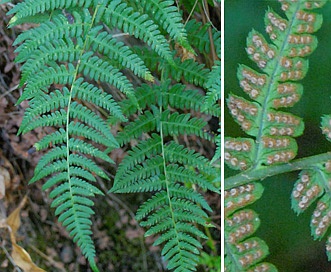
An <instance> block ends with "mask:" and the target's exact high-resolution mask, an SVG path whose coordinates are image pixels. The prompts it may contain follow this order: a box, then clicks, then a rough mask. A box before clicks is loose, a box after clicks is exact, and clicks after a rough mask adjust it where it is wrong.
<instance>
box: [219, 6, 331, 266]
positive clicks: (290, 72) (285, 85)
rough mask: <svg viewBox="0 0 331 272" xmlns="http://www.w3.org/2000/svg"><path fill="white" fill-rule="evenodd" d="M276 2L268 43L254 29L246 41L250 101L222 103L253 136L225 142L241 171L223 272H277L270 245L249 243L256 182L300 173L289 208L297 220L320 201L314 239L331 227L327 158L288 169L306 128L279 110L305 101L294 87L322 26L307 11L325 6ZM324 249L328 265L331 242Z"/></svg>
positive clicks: (230, 186) (230, 187) (229, 214)
mask: <svg viewBox="0 0 331 272" xmlns="http://www.w3.org/2000/svg"><path fill="white" fill-rule="evenodd" d="M279 2H280V4H281V9H282V11H283V12H284V15H279V14H277V13H276V12H274V11H273V10H272V9H271V8H269V9H268V10H267V11H266V15H265V30H266V32H267V34H268V35H269V39H270V42H268V41H267V39H266V38H265V37H264V36H263V35H262V34H261V33H259V32H258V31H256V30H252V31H251V32H250V33H249V35H248V38H247V47H246V52H247V54H248V56H249V58H250V59H251V60H252V61H253V62H255V64H256V65H257V67H258V68H257V69H253V68H250V67H248V66H246V65H240V66H239V68H238V72H237V77H238V79H239V84H240V87H241V88H242V90H243V91H244V92H245V93H246V95H247V96H249V98H250V100H248V99H246V98H244V97H241V96H238V95H234V94H230V95H229V97H228V98H227V105H228V108H229V112H230V114H231V115H232V117H233V118H234V120H235V121H236V122H237V123H238V124H239V125H240V127H241V129H242V130H243V131H244V132H245V133H246V134H248V135H249V136H251V137H238V138H232V137H225V140H224V159H225V162H226V164H227V166H228V167H229V168H231V169H233V170H239V171H241V173H239V174H237V175H234V176H230V177H226V179H225V184H224V187H225V195H224V198H225V203H224V210H225V271H277V268H276V267H275V266H274V265H273V264H271V263H269V262H265V261H263V260H264V258H265V257H266V256H267V255H268V254H269V249H268V246H267V244H266V243H265V242H264V241H263V240H262V239H260V238H258V237H254V236H253V235H254V233H255V232H256V230H257V228H258V227H259V225H260V219H259V217H258V215H257V213H256V212H255V211H254V210H252V209H250V208H247V206H248V205H250V204H251V203H253V202H255V201H256V200H258V199H259V198H260V197H261V196H262V194H263V186H262V184H261V183H259V182H258V181H259V180H260V179H263V178H266V177H268V176H272V175H276V174H280V173H284V172H289V171H295V170H300V169H304V170H303V171H302V172H301V174H300V179H299V180H298V181H297V182H296V184H295V185H294V190H293V193H292V208H293V209H294V210H295V211H296V212H298V213H300V212H302V211H304V210H305V209H306V208H307V207H308V206H309V205H310V204H311V203H312V202H313V201H315V200H316V199H317V198H319V197H321V196H322V195H324V196H323V197H322V198H320V200H319V202H318V204H317V208H316V210H315V212H314V214H313V217H312V220H311V228H312V235H313V236H314V238H316V239H317V238H318V239H321V238H322V237H323V235H324V234H325V233H326V231H327V229H328V227H329V226H330V223H331V220H330V218H331V217H330V216H329V214H328V213H330V209H329V206H330V196H329V191H330V189H329V183H328V180H329V176H330V165H329V164H330V163H328V162H327V159H326V158H328V155H324V154H321V155H320V156H319V157H316V158H315V157H314V156H313V157H308V158H304V159H301V160H297V161H293V162H292V160H293V159H294V158H295V156H296V155H297V150H298V146H297V142H296V140H295V139H294V138H295V137H297V136H300V135H301V134H302V133H303V129H304V124H303V120H302V119H301V118H300V117H298V116H295V115H293V114H291V113H289V112H286V111H284V109H286V108H289V107H292V106H293V105H294V104H296V103H297V102H298V101H299V100H300V98H301V96H302V94H303V86H302V84H300V83H299V81H300V80H302V79H303V78H304V77H305V75H306V74H307V72H308V60H307V57H308V56H309V55H310V54H311V53H312V52H313V51H314V50H315V49H316V47H317V38H316V37H315V36H314V35H313V33H314V32H316V31H317V30H318V29H319V28H320V27H321V25H322V16H321V15H320V14H318V13H316V12H315V11H314V12H312V10H314V9H318V8H321V7H322V6H323V5H324V4H325V3H326V1H300V0H299V1H290V0H279ZM329 119H330V118H329V117H328V116H325V117H323V121H322V129H323V132H324V133H325V134H329V136H330V135H331V134H330V131H331V126H330V121H329ZM317 158H318V159H317ZM328 159H329V158H328ZM310 161H311V162H312V163H310V164H309V162H310ZM288 162H291V163H288ZM316 162H317V163H316ZM305 168H307V169H305ZM324 193H325V194H324ZM262 224H263V222H262ZM326 249H327V254H328V256H329V259H330V256H331V254H330V253H329V252H330V250H331V239H330V238H329V240H328V241H327V247H326Z"/></svg>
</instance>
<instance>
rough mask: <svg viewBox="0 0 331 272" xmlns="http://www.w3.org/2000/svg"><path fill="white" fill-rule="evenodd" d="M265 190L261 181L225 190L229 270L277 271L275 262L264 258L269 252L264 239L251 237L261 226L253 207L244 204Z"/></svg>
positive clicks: (227, 266)
mask: <svg viewBox="0 0 331 272" xmlns="http://www.w3.org/2000/svg"><path fill="white" fill-rule="evenodd" d="M262 192H263V187H262V185H261V184H260V183H253V184H248V185H245V186H240V187H237V188H233V189H231V190H228V191H225V195H224V212H225V217H226V219H225V231H224V232H225V243H226V248H227V251H226V256H225V266H226V271H254V269H257V267H261V268H262V267H264V268H265V269H266V271H277V269H276V268H275V266H274V265H272V264H269V263H265V262H261V261H262V260H263V259H264V258H265V257H266V256H267V255H268V254H269V250H268V246H267V245H266V243H265V242H264V241H263V240H261V239H259V238H257V237H251V236H252V235H253V234H254V233H255V231H256V230H257V228H258V227H259V225H260V220H259V218H258V216H257V214H256V213H255V212H254V211H253V210H251V209H247V208H244V207H246V206H247V205H249V204H251V203H253V202H255V201H256V200H258V199H259V198H260V197H261V195H262ZM243 208H244V209H243Z"/></svg>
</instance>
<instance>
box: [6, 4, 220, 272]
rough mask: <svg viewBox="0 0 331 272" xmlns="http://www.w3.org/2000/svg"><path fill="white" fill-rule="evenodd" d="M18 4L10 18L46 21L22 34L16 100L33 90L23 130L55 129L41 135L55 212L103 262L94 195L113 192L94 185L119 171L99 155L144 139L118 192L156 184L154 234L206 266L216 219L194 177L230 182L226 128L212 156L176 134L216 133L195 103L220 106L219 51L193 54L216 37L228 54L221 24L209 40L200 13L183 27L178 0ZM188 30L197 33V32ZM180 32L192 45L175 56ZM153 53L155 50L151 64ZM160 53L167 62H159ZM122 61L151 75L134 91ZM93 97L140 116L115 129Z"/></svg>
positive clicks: (176, 265) (122, 170)
mask: <svg viewBox="0 0 331 272" xmlns="http://www.w3.org/2000/svg"><path fill="white" fill-rule="evenodd" d="M8 14H12V15H14V16H13V17H12V19H11V21H10V27H13V26H15V25H18V24H22V23H26V22H28V23H31V22H32V23H37V24H38V25H37V26H36V27H34V28H32V29H30V30H28V31H26V32H24V33H23V34H21V35H20V36H19V37H18V38H17V39H16V41H15V45H18V44H20V46H19V47H18V48H17V49H16V52H18V56H17V58H16V61H17V62H21V63H24V64H23V65H22V79H21V86H24V92H23V94H22V96H21V97H20V99H19V101H18V102H17V103H20V102H22V101H23V100H29V108H28V109H27V110H26V112H25V115H24V118H23V121H22V124H21V126H20V129H19V133H26V132H28V131H31V130H33V129H35V128H37V127H45V126H51V127H53V128H54V132H53V133H51V134H49V135H47V136H45V137H44V138H42V139H41V140H40V141H39V142H38V143H36V144H35V148H36V149H37V150H41V149H47V148H50V151H48V153H46V154H45V155H44V156H43V157H42V158H41V159H40V161H39V163H38V165H37V167H36V169H35V174H34V177H33V178H32V179H31V181H30V183H32V182H36V181H37V180H40V179H42V178H47V181H46V183H45V184H44V185H43V189H44V190H47V189H50V196H51V197H52V198H54V200H53V202H52V207H55V208H56V210H55V214H56V215H59V221H61V222H62V224H63V225H64V226H65V227H66V228H67V230H68V231H69V233H70V236H72V237H73V240H74V241H75V242H77V244H78V246H79V247H80V248H81V250H82V252H83V254H84V255H85V256H86V258H87V259H88V261H89V263H90V265H91V267H92V269H93V270H94V271H98V268H97V265H96V263H95V260H94V258H95V255H96V252H95V248H94V245H93V241H92V238H91V234H92V232H91V228H90V226H91V224H92V221H91V216H92V214H93V213H94V211H93V210H92V209H91V207H92V206H93V204H94V202H93V200H91V199H90V198H91V197H94V196H95V195H100V194H102V192H101V191H100V190H99V189H98V188H97V187H96V186H95V185H94V184H93V183H94V182H95V181H96V176H99V177H101V178H105V179H109V178H108V176H107V175H106V174H105V173H104V172H103V170H102V169H101V168H100V167H99V166H98V165H97V164H96V163H95V162H94V161H93V160H92V158H93V157H95V158H98V159H101V160H104V161H107V162H109V163H113V161H112V160H111V159H110V158H109V155H108V153H109V152H110V151H112V150H113V149H115V148H118V147H121V146H123V145H124V144H127V143H129V142H130V141H131V140H133V139H137V140H138V145H137V146H135V147H133V148H132V151H130V152H129V154H128V156H127V157H125V158H124V160H123V162H122V163H121V164H120V166H119V167H118V171H117V174H116V177H115V182H114V186H113V188H112V189H111V192H119V193H124V192H152V191H153V192H155V194H154V196H153V197H152V198H151V199H150V200H148V201H147V202H145V203H143V204H142V206H141V207H140V209H139V211H138V213H137V219H138V220H142V222H141V225H142V226H147V227H150V229H149V230H148V232H147V233H146V235H151V234H160V236H159V238H158V239H157V240H156V242H155V244H157V245H158V244H161V243H164V244H165V245H164V247H163V250H162V255H163V256H164V257H165V259H166V260H167V263H168V268H169V269H175V271H192V270H195V269H196V268H195V267H196V265H197V263H198V262H199V256H198V254H199V249H200V248H201V247H202V245H201V243H200V241H199V239H200V238H207V236H206V235H205V234H204V233H203V232H202V231H201V230H199V228H198V227H197V225H196V224H199V225H202V226H204V227H210V226H211V224H210V222H209V219H208V215H207V213H206V212H205V211H204V210H207V211H211V208H210V207H209V205H208V204H207V202H206V200H204V198H203V197H202V195H201V194H200V193H199V191H198V188H197V187H196V186H195V185H198V186H199V187H200V188H201V189H203V190H211V191H214V192H218V191H219V188H217V187H216V186H217V184H219V177H220V174H219V166H217V161H218V158H219V155H220V136H217V144H218V149H217V150H218V151H217V153H216V154H215V156H214V159H213V161H212V163H213V164H212V163H210V162H209V161H208V159H207V158H205V157H203V156H202V155H200V154H198V153H197V152H195V151H193V150H190V149H188V148H187V147H185V146H183V145H181V144H179V143H178V141H177V137H178V136H180V135H196V136H198V137H201V138H204V139H206V140H208V141H211V142H212V141H213V139H212V137H211V136H210V135H209V134H208V133H206V132H204V128H205V126H206V122H205V121H204V119H203V118H201V117H194V116H191V114H190V113H184V112H185V111H186V112H187V111H188V110H189V111H192V112H194V111H196V112H198V113H199V112H204V113H206V114H211V115H214V116H216V117H219V116H220V108H219V107H218V104H217V101H218V99H219V98H220V77H219V74H220V62H214V67H213V68H212V70H211V71H210V70H209V69H207V68H205V67H204V65H202V64H199V63H198V62H196V61H194V60H193V59H194V58H195V57H194V55H195V54H196V53H195V52H194V50H193V48H195V50H198V51H199V50H201V51H202V53H204V51H207V49H208V50H209V48H210V46H209V45H210V43H215V45H214V47H216V50H217V54H218V56H219V57H220V47H219V36H220V35H219V32H217V31H213V39H214V40H212V41H210V40H209V39H208V36H203V32H204V31H206V27H205V26H203V27H201V26H200V25H199V24H197V23H196V22H194V20H192V21H190V23H189V24H188V25H187V26H186V27H184V24H183V23H182V17H181V15H180V13H179V12H178V10H177V8H176V7H175V6H174V2H173V1H160V0H154V1H153V0H150V1H131V2H129V3H126V2H124V1H120V0H92V1H91V0H86V1H84V0H80V1H61V0H60V1H55V0H47V1H44V0H43V1H41V0H38V1H32V0H26V1H23V2H22V3H19V4H17V5H16V6H14V7H13V8H12V9H11V10H10V12H9V13H8ZM115 29H120V30H121V31H122V32H123V33H126V32H127V33H128V34H129V35H132V36H134V37H135V38H137V39H139V40H141V42H143V43H144V44H145V46H144V47H143V49H139V48H138V47H137V48H133V47H128V46H126V45H125V44H124V43H123V42H121V41H119V40H118V37H121V34H119V35H118V34H114V30H115ZM188 32H189V33H192V36H193V38H188V35H187V33H188ZM194 35H196V38H194ZM202 36H203V37H204V38H203V39H202V38H201V37H202ZM172 40H173V41H172ZM175 43H176V47H179V48H182V49H183V51H184V52H185V54H184V56H183V57H182V59H181V58H180V57H179V56H175V55H176V51H175V50H173V49H172V48H174V47H175V46H174V44H175ZM133 49H134V50H135V51H136V52H134V51H133ZM177 53H178V52H177ZM155 56H156V58H155ZM187 56H188V57H187ZM149 57H152V58H155V59H154V60H153V61H152V62H150V63H149V62H148V61H146V58H147V59H148V58H149ZM156 62H159V66H158V67H151V65H150V64H153V65H155V63H156ZM156 68H157V69H156ZM123 70H126V71H129V72H131V73H133V74H134V75H135V76H137V77H140V78H141V79H143V80H145V82H150V85H147V84H146V85H145V84H144V85H142V86H141V87H139V88H137V89H136V90H135V87H134V86H133V85H132V83H131V82H130V81H129V80H128V78H127V76H126V75H125V74H124V72H123ZM151 71H154V74H153V75H152V72H151ZM157 71H160V73H161V74H162V76H161V80H159V79H158V72H157ZM170 77H172V78H173V79H174V80H175V81H177V82H180V81H182V80H183V81H185V82H190V83H193V84H195V85H197V86H201V87H203V88H205V90H206V91H207V95H206V96H205V95H203V94H201V93H200V92H199V91H197V90H186V87H185V85H183V84H181V83H177V84H174V85H173V84H171V82H170V80H167V78H170ZM152 83H154V84H152ZM102 84H109V85H112V86H114V87H115V89H114V90H113V92H112V94H116V96H118V97H122V96H121V95H120V94H118V93H117V92H118V91H120V92H121V93H123V94H125V95H126V97H127V99H123V100H122V101H115V99H114V98H113V95H112V94H111V93H107V92H105V91H104V90H103V89H102V87H101V86H102ZM89 105H91V106H93V107H99V108H102V109H104V110H106V111H108V112H109V114H110V116H109V117H108V121H109V122H110V124H114V123H118V122H126V121H129V124H128V125H127V126H125V128H124V129H123V131H122V132H120V133H118V135H117V136H116V137H114V136H113V134H112V133H111V131H110V127H109V124H108V123H107V122H106V121H105V120H104V119H103V118H102V117H101V116H100V115H99V114H97V113H94V112H93V111H92V110H91V109H90V106H89ZM174 109H178V110H180V111H181V112H183V113H179V112H176V111H174ZM137 114H138V117H136V115H137ZM130 116H132V118H131V119H128V118H129V117H130ZM130 120H132V121H130ZM215 162H216V163H215Z"/></svg>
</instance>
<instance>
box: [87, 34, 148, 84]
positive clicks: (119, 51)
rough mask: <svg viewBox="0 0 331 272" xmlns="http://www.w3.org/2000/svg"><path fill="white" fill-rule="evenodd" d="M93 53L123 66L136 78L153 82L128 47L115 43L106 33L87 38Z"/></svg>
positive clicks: (141, 62) (141, 63) (142, 63)
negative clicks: (104, 56) (116, 61)
mask: <svg viewBox="0 0 331 272" xmlns="http://www.w3.org/2000/svg"><path fill="white" fill-rule="evenodd" d="M86 42H87V43H88V45H89V44H90V46H91V47H92V49H93V51H95V52H99V53H101V54H103V55H106V56H107V57H108V58H111V59H114V60H118V62H119V63H120V64H121V65H122V66H123V67H127V68H129V69H130V70H132V71H133V72H134V74H136V75H137V76H139V77H141V78H144V79H146V80H148V81H153V80H154V79H153V76H152V75H151V72H150V71H149V70H148V69H147V68H146V66H145V64H144V62H143V61H142V60H141V59H140V58H139V57H138V55H136V54H134V53H133V52H132V51H131V49H130V48H129V47H128V46H125V45H124V44H123V43H122V42H119V41H117V40H116V39H114V38H113V37H112V36H111V35H109V34H108V33H107V32H100V33H98V34H97V35H93V36H92V37H90V36H89V37H88V40H87V41H86Z"/></svg>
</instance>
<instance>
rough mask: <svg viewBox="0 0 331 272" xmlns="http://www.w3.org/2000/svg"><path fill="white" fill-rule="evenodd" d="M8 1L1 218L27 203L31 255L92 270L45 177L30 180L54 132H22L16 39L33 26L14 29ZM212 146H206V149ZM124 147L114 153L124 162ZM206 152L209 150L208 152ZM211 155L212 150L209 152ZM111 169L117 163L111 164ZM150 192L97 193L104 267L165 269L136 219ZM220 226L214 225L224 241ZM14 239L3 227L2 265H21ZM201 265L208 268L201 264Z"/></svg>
mask: <svg viewBox="0 0 331 272" xmlns="http://www.w3.org/2000/svg"><path fill="white" fill-rule="evenodd" d="M7 11H8V9H7V6H5V5H0V227H1V222H5V221H6V217H7V216H8V215H10V214H11V213H12V211H13V210H14V209H15V208H17V207H18V206H19V203H20V202H21V201H22V199H23V198H24V197H25V196H27V198H26V199H27V201H26V203H25V205H24V206H23V207H22V208H21V211H20V216H19V217H20V219H21V223H20V224H19V226H20V227H19V229H18V232H17V235H16V240H17V243H18V244H19V245H20V246H21V247H22V248H24V249H25V250H26V251H27V252H28V254H29V255H30V256H31V258H32V260H33V262H34V263H35V264H36V265H37V266H39V267H41V268H43V269H45V270H46V271H90V270H89V269H88V267H87V265H86V260H85V258H84V257H83V256H82V255H81V253H80V250H79V249H78V247H77V246H76V245H75V244H74V243H73V242H72V240H71V238H70V237H69V235H68V233H67V232H66V230H65V229H64V228H63V226H62V225H61V224H60V223H59V222H58V221H57V219H56V217H55V215H54V209H52V208H50V204H51V199H50V197H49V195H48V193H47V192H45V191H42V184H43V182H37V183H34V184H31V185H29V184H28V181H29V179H30V178H31V177H32V176H33V171H34V168H35V166H36V164H37V162H38V160H39V158H40V157H41V155H42V152H34V149H33V144H34V143H35V142H36V141H37V140H38V139H40V138H41V137H43V136H44V135H45V134H47V133H49V131H47V129H35V130H34V131H33V132H30V133H27V134H25V135H17V131H18V128H19V126H20V123H21V121H22V117H23V114H24V110H25V108H26V107H27V102H23V103H21V104H20V105H15V104H16V102H17V100H18V98H19V96H20V94H21V93H22V88H21V87H19V80H20V64H17V63H15V62H14V58H15V52H14V50H15V48H14V47H13V42H14V40H15V39H16V37H17V36H18V35H19V33H20V32H22V31H24V30H25V29H27V28H29V25H23V26H19V27H15V28H11V29H8V28H7V25H8V22H9V18H8V17H7V16H6V12H7ZM209 149H210V147H206V151H205V152H206V153H208V152H209ZM124 152H125V151H124V150H121V149H120V150H118V151H116V152H114V153H113V154H112V159H113V160H114V161H115V162H120V161H121V159H122V157H123V155H124ZM205 155H206V154H205ZM209 157H210V156H209ZM105 170H106V171H107V172H109V173H110V175H111V173H112V172H114V171H115V169H109V168H108V169H105ZM98 182H99V184H98V185H99V188H101V189H102V190H103V191H104V192H107V191H108V189H109V187H110V185H109V184H107V183H105V182H103V181H101V180H100V181H98ZM205 197H206V199H207V201H208V203H209V205H210V206H212V207H213V209H214V211H215V213H214V215H212V218H213V221H215V222H218V221H219V211H220V198H219V196H218V195H215V194H210V195H206V196H205ZM146 198H147V196H145V197H144V196H138V197H137V196H136V195H132V196H131V195H129V196H128V195H126V196H125V197H122V196H118V195H109V194H107V193H106V194H105V197H101V198H98V199H95V200H94V201H95V209H94V210H96V211H97V212H96V214H95V216H94V217H93V225H92V231H93V239H94V242H95V245H96V250H97V258H98V259H97V263H98V265H99V266H100V268H101V269H102V270H103V271H121V272H125V271H164V264H163V262H162V259H161V258H160V248H159V247H153V246H152V243H153V238H150V237H147V238H145V237H144V230H143V229H142V228H141V227H139V225H138V224H137V222H136V221H135V219H134V214H135V211H136V210H137V207H138V206H139V204H140V203H142V201H144V200H145V199H146ZM219 232H220V231H219V230H218V229H217V228H216V229H214V230H212V236H213V238H214V239H215V242H217V243H219V241H218V238H219ZM11 251H12V243H11V239H10V235H9V231H8V229H6V228H3V227H2V228H0V271H15V269H16V271H20V269H18V268H15V266H14V264H15V263H14V262H13V259H12V258H11V256H10V254H11ZM200 271H206V270H205V269H203V268H201V269H200Z"/></svg>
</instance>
